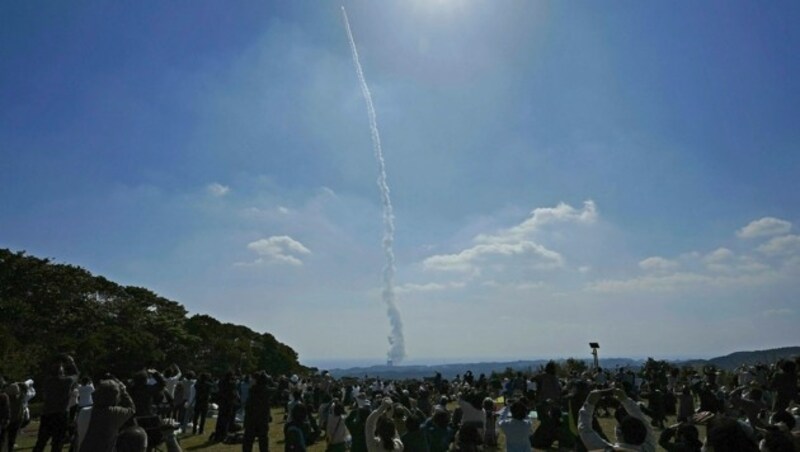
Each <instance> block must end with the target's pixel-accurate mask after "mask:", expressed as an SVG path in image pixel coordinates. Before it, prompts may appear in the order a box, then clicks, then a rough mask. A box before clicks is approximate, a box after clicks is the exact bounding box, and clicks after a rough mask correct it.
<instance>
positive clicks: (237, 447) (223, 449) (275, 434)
mask: <svg viewBox="0 0 800 452" xmlns="http://www.w3.org/2000/svg"><path fill="white" fill-rule="evenodd" d="M272 417H273V419H282V418H283V410H280V409H279V410H273V415H272ZM668 420H669V422H668V424H669V423H672V422H674V421H675V419H674V418H669V419H668ZM614 424H615V422H614V420H613V419H612V418H600V425H601V426H602V427H603V430H604V431H605V432H607V433H610V434H611V435H613V432H614ZM215 425H216V420H215V419H208V420H207V422H206V427H205V434H204V435H203V436H199V435H191V434H190V435H182V436H180V444H181V448H183V450H184V451H192V450H199V451H204V452H233V451H241V450H242V446H241V444H221V443H211V442H208V435H209V434H210V433H211V432H213V431H214V427H215ZM38 426H39V424H38V423H36V422H32V423H31V424H30V425H28V426H27V427H26V428H25V429H24V430H23V431H22V432H21V433H20V436H19V438H18V439H17V449H16V450H20V451H27V450H32V449H33V445H34V443H35V442H36V432H37V429H38ZM655 432H656V439H658V435H659V434H660V433H661V430H659V429H656V431H655ZM499 442H500V444H499V445H498V447H497V448H496V449H486V450H487V451H491V450H497V451H504V450H505V438H503V435H502V434H501V435H500V441H499ZM269 447H270V449H271V450H272V451H273V452H280V451H282V450H283V422H282V421H278V422H274V423H272V424H271V425H270V441H269ZM46 450H49V448H48V449H46ZM64 450H65V451H66V450H67V449H66V448H65V449H64ZM253 450H258V445H257V444H256V445H255V446H254V447H253ZM324 450H325V441H324V440H323V441H319V442H317V443H316V444H314V445H312V446H311V447H309V451H310V452H324ZM551 450H558V448H557V447H554V448H552V449H551ZM658 450H664V449H662V448H660V447H659V448H658Z"/></svg>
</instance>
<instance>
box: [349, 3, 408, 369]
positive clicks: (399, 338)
mask: <svg viewBox="0 0 800 452" xmlns="http://www.w3.org/2000/svg"><path fill="white" fill-rule="evenodd" d="M342 17H343V18H344V27H345V29H347V38H348V39H349V40H350V51H351V52H352V54H353V65H354V66H355V68H356V74H357V75H358V81H359V83H360V84H361V94H363V95H364V102H365V103H366V104H367V114H368V115H369V128H370V130H371V132H372V147H373V150H374V151H375V161H376V162H377V163H378V188H380V191H381V202H382V203H383V254H384V256H385V258H386V266H385V267H384V268H383V291H382V292H381V297H382V298H383V301H384V303H386V314H387V315H388V316H389V323H390V324H391V326H392V331H391V334H390V335H389V352H388V353H387V358H388V359H389V361H390V362H392V363H395V364H397V363H399V362H400V361H402V360H403V358H405V356H406V344H405V339H404V338H403V320H402V319H401V318H400V311H398V310H397V304H396V303H395V297H394V251H393V250H392V244H393V243H394V213H393V211H392V200H391V198H389V184H387V182H386V164H385V163H384V161H383V150H381V136H380V134H379V133H378V121H377V118H376V117H375V106H374V105H372V94H370V92H369V87H368V86H367V80H366V79H365V78H364V72H363V71H362V70H361V62H360V61H359V59H358V50H357V49H356V42H355V41H354V40H353V32H352V31H351V30H350V21H348V20H347V11H345V9H344V6H342Z"/></svg>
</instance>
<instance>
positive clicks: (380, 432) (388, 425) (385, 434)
mask: <svg viewBox="0 0 800 452" xmlns="http://www.w3.org/2000/svg"><path fill="white" fill-rule="evenodd" d="M395 433H397V431H396V430H395V428H394V422H392V421H391V420H389V419H387V418H385V417H383V416H381V417H379V418H378V425H376V426H375V436H377V437H378V438H380V440H381V446H383V448H384V449H385V450H394V435H395Z"/></svg>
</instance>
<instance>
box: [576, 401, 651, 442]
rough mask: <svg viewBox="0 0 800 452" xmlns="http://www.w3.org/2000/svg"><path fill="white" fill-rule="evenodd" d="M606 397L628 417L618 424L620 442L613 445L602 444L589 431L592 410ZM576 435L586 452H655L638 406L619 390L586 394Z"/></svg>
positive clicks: (591, 429) (594, 432)
mask: <svg viewBox="0 0 800 452" xmlns="http://www.w3.org/2000/svg"><path fill="white" fill-rule="evenodd" d="M608 394H612V395H613V396H614V397H615V398H616V399H617V400H618V401H619V402H620V404H621V405H622V407H623V408H624V409H625V411H626V412H627V413H628V415H627V416H625V417H624V418H623V419H622V420H621V421H620V430H621V432H622V438H617V442H616V443H611V442H608V441H606V440H604V439H603V438H602V437H601V436H600V434H598V433H597V432H596V431H595V430H594V429H593V428H592V418H593V417H594V410H595V407H596V406H597V402H599V401H600V399H601V398H602V397H603V396H604V395H608ZM578 433H579V434H580V436H581V440H582V441H583V444H584V446H586V449H587V450H590V451H593V450H629V451H644V452H655V450H656V439H655V436H654V434H653V429H652V428H651V427H650V423H649V422H647V419H646V418H645V417H644V414H643V413H642V410H641V409H640V408H639V405H637V404H636V402H634V401H633V400H631V399H630V398H628V395H627V394H625V391H623V390H622V389H619V388H615V389H610V390H609V389H605V390H595V391H592V392H590V393H589V395H588V396H587V397H586V402H584V404H583V407H582V408H581V410H580V414H579V416H578Z"/></svg>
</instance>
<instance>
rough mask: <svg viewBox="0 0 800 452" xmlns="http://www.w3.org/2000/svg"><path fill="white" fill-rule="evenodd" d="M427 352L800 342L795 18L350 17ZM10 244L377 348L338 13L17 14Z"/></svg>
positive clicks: (374, 251) (378, 317)
mask: <svg viewBox="0 0 800 452" xmlns="http://www.w3.org/2000/svg"><path fill="white" fill-rule="evenodd" d="M344 5H345V7H346V8H347V11H348V15H349V18H350V24H351V27H352V31H353V34H354V37H355V40H356V44H357V46H358V50H359V54H360V58H361V65H362V67H363V70H364V73H365V76H366V80H367V83H368V84H369V87H370V90H371V92H372V96H373V101H374V104H375V109H376V111H377V117H378V125H379V128H380V133H381V139H382V142H383V153H384V157H385V161H386V167H387V176H388V183H389V186H390V188H391V196H392V202H393V204H394V210H395V217H396V218H395V227H396V236H395V254H396V259H397V276H396V280H395V282H396V285H397V288H396V291H397V299H398V305H399V308H400V310H401V312H402V315H403V320H404V323H405V336H406V345H407V352H408V361H409V362H413V361H415V360H435V359H444V358H447V359H449V360H455V359H462V358H463V359H479V358H481V359H482V358H518V359H525V358H535V357H548V356H583V355H585V354H587V347H586V343H587V342H588V341H590V340H592V341H599V342H601V345H602V346H603V352H604V353H608V354H609V355H613V356H656V357H671V356H713V355H717V354H723V353H727V352H730V351H735V350H742V349H756V348H762V347H773V346H783V345H796V344H797V342H798V339H800V336H799V335H798V333H797V329H796V325H797V324H798V321H800V302H798V298H797V296H798V295H797V294H798V289H800V235H799V234H800V232H798V231H799V229H798V228H799V227H800V226H799V225H800V195H798V190H797V189H796V185H797V182H796V181H797V175H798V174H800V149H798V143H800V128H798V127H797V126H796V122H797V118H798V117H800V114H798V113H800V112H798V108H800V107H799V106H800V82H798V80H800V61H798V59H797V57H796V49H798V48H800V31H799V30H798V28H797V27H796V24H797V23H798V20H800V5H798V4H797V3H796V2H769V3H756V2H688V1H686V2H683V1H681V2H669V3H642V2H628V1H620V2H569V3H564V2H522V1H517V2H512V1H509V2H486V1H462V0H438V1H423V0H409V1H386V2H368V1H347V2H344ZM0 21H1V22H0V24H1V25H2V26H0V159H2V165H0V203H1V204H0V205H2V209H1V210H0V246H2V247H8V248H12V249H15V250H22V249H24V250H27V251H28V252H30V253H32V254H35V255H38V256H47V257H52V258H54V259H56V260H57V261H61V262H68V263H74V264H77V265H81V266H83V267H85V268H87V269H89V270H90V271H92V272H95V273H97V274H102V275H104V276H107V277H109V278H111V279H114V280H116V281H118V282H120V283H123V284H133V285H140V286H144V287H148V288H151V289H153V290H155V291H156V292H158V293H160V294H162V295H164V296H166V297H169V298H171V299H174V300H177V301H179V302H181V303H183V304H184V305H185V306H186V307H187V308H188V309H189V310H190V311H191V312H192V313H208V314H210V315H213V316H214V317H217V318H219V319H221V320H224V321H230V322H236V323H242V324H246V325H248V326H250V327H251V328H253V329H256V330H259V331H270V332H272V333H273V334H275V335H276V336H277V337H278V338H279V339H281V340H282V341H284V342H286V343H288V344H289V345H291V346H292V347H294V348H295V349H296V350H298V352H299V353H300V357H301V360H302V361H304V362H308V363H315V362H320V361H321V360H329V359H342V360H355V359H367V360H369V359H374V360H375V362H380V361H382V360H383V357H384V356H385V353H386V349H387V342H386V336H387V334H388V331H389V324H388V321H387V319H386V314H385V308H384V306H383V305H382V304H381V299H380V289H381V279H380V278H381V273H380V272H381V267H382V266H383V253H382V250H381V242H380V240H381V236H382V233H383V226H382V223H381V202H380V197H379V192H378V187H377V185H376V183H375V181H376V178H377V167H376V163H375V160H374V158H373V155H372V144H371V141H370V129H369V124H368V121H367V112H366V108H365V105H364V100H363V98H362V97H361V92H360V89H359V84H358V79H357V78H356V73H355V71H354V67H353V63H352V61H351V56H350V49H349V45H348V41H347V35H346V33H345V30H344V27H343V23H342V18H341V15H340V3H334V2H316V1H314V2H311V1H294V2H171V3H169V4H164V3H163V2H137V3H135V4H131V3H127V4H124V3H111V4H109V3H108V2H71V3H69V4H67V3H47V4H32V3H30V2H5V3H3V4H2V5H0Z"/></svg>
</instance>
